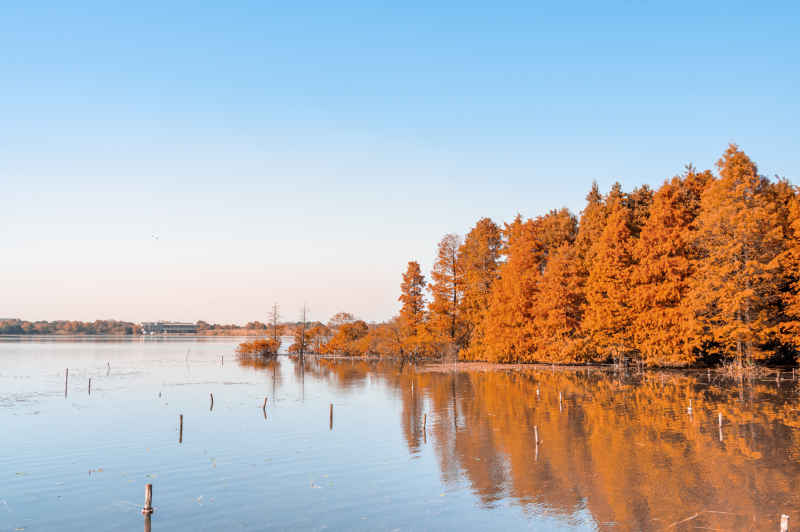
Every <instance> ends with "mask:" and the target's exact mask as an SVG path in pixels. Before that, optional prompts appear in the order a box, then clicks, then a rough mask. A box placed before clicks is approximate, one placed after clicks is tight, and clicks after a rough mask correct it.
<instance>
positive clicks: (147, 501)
mask: <svg viewBox="0 0 800 532" xmlns="http://www.w3.org/2000/svg"><path fill="white" fill-rule="evenodd" d="M142 513H143V514H151V513H153V485H152V484H147V485H145V487H144V508H142Z"/></svg>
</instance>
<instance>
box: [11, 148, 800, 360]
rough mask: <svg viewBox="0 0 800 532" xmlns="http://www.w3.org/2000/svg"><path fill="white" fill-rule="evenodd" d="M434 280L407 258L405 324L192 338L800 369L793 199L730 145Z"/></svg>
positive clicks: (797, 204)
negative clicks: (713, 160) (708, 165)
mask: <svg viewBox="0 0 800 532" xmlns="http://www.w3.org/2000/svg"><path fill="white" fill-rule="evenodd" d="M429 279H430V281H429V280H428V279H426V277H425V275H424V274H423V272H422V268H421V267H420V265H419V263H418V262H417V261H414V260H412V261H409V262H408V265H407V268H406V271H405V273H403V275H402V282H401V284H400V297H399V298H398V299H399V302H400V303H401V308H400V311H399V313H398V315H397V316H395V317H394V318H392V319H390V320H388V321H386V322H383V323H367V322H365V321H364V320H360V319H357V318H356V317H355V316H354V315H352V314H350V313H347V312H340V313H338V314H336V315H334V316H333V317H332V318H331V319H330V320H329V321H328V322H327V324H324V323H322V322H319V321H316V322H309V321H308V320H307V309H306V308H305V307H304V308H303V312H302V318H301V320H300V321H297V322H294V323H292V322H282V323H281V322H279V313H278V307H277V305H273V307H272V312H271V313H270V319H269V320H268V324H264V323H261V322H251V323H248V324H247V325H246V326H244V327H239V326H235V325H216V324H215V325H211V324H208V323H206V322H197V325H198V333H197V335H199V336H204V335H215V336H218V335H224V336H250V335H252V336H258V337H263V339H265V340H263V341H265V342H267V344H270V345H269V346H266V344H265V345H262V346H261V347H260V348H256V347H252V345H255V344H253V342H246V343H245V344H252V345H251V346H249V347H247V346H246V347H244V348H243V349H244V350H245V352H246V354H247V356H250V355H252V353H255V352H258V353H260V352H263V353H265V354H266V356H271V355H272V354H273V353H277V351H278V349H279V348H280V336H284V335H286V336H292V337H293V343H292V344H291V345H290V346H289V348H288V351H289V353H296V354H300V355H304V354H319V355H337V356H358V357H363V356H367V355H369V356H379V357H396V358H400V359H403V360H408V361H425V360H437V359H438V360H449V361H455V360H458V361H462V362H484V363H498V364H526V365H527V364H543V365H556V364H557V365H562V366H563V365H579V366H586V365H603V364H613V365H615V366H634V367H638V368H640V369H641V368H644V367H660V368H698V367H702V368H705V367H719V368H720V369H721V371H723V372H725V373H726V374H730V375H741V374H742V373H748V374H751V375H752V374H753V373H756V374H757V373H758V372H759V371H761V370H760V369H759V368H760V367H762V366H765V365H766V366H776V367H777V366H787V365H795V364H796V362H797V357H798V351H799V350H800V190H798V187H796V186H794V185H792V184H791V183H789V182H788V181H787V180H786V179H782V178H777V177H776V178H774V179H771V178H767V177H765V176H763V175H761V174H759V173H758V168H757V166H756V164H755V163H754V162H753V161H752V160H751V159H750V158H749V157H748V156H747V155H746V154H745V153H744V152H743V151H741V150H740V149H739V148H738V147H737V146H736V145H734V144H731V145H730V146H729V147H728V148H727V150H726V151H725V152H724V154H723V155H722V157H721V158H720V159H719V161H718V162H717V172H716V173H712V172H711V171H710V170H704V171H699V170H697V169H695V168H694V167H692V166H687V167H686V170H685V172H684V173H683V174H681V175H679V176H675V177H673V178H671V179H668V180H666V181H665V182H664V183H663V184H662V185H661V186H660V187H658V188H657V189H655V190H653V189H651V188H650V187H649V186H647V185H643V186H641V187H638V188H636V189H634V190H633V191H631V192H625V191H623V189H622V187H621V185H620V184H619V183H616V184H614V185H613V186H612V187H611V189H610V190H609V191H608V192H607V193H605V194H602V193H601V191H600V190H599V188H598V186H597V184H596V183H595V184H593V186H592V188H591V190H590V191H589V193H588V195H587V196H586V205H585V207H584V209H583V210H582V211H581V212H580V214H579V215H575V214H573V213H571V212H569V211H568V210H567V209H566V208H561V209H557V210H551V211H549V212H548V213H546V214H543V215H540V216H537V217H536V218H532V219H531V218H523V216H522V215H519V214H518V215H517V216H516V217H515V218H514V220H513V221H512V222H510V223H505V224H503V226H502V227H501V226H499V225H498V224H496V223H495V222H493V221H492V220H491V219H489V218H483V219H481V220H479V221H478V222H477V223H476V224H475V226H474V227H473V228H472V229H471V230H470V231H469V232H468V233H467V234H466V236H465V237H464V238H463V239H462V238H461V237H460V236H459V235H456V234H447V235H445V236H444V238H442V240H441V241H440V242H439V244H438V250H437V256H436V260H435V263H434V265H433V268H432V270H431V272H430V277H429ZM137 327H138V326H137V325H135V324H132V323H127V322H117V321H98V322H93V323H89V324H85V323H83V322H33V323H31V322H20V320H6V321H2V320H0V334H137V333H138V332H140V330H139V329H137ZM20 331H21V332H20ZM120 331H121V332H120ZM270 338H271V339H272V342H276V343H277V345H272V343H270V340H269V339H270ZM259 341H262V340H256V341H255V342H259ZM245 344H243V345H245ZM259 345H261V344H259ZM240 347H241V346H240ZM259 349H261V351H259ZM258 356H261V355H258Z"/></svg>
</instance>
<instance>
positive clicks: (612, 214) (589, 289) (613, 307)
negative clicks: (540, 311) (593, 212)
mask: <svg viewBox="0 0 800 532" xmlns="http://www.w3.org/2000/svg"><path fill="white" fill-rule="evenodd" d="M613 192H614V189H612V194H613ZM607 209H608V213H609V214H608V218H607V221H606V226H605V229H604V230H603V232H602V233H601V234H600V237H599V238H598V240H597V241H596V242H595V243H594V244H593V245H592V248H591V253H592V261H591V263H590V264H589V276H588V278H587V280H586V312H585V314H584V321H583V329H584V332H585V334H586V336H587V339H588V341H589V342H590V345H591V348H592V350H593V351H594V353H595V356H596V357H597V358H598V359H604V358H613V359H615V360H620V359H623V358H627V357H628V356H630V355H631V354H632V353H633V334H632V333H633V331H632V329H631V325H632V323H633V308H632V301H631V299H632V293H631V275H632V271H633V264H634V257H633V237H632V234H631V228H630V225H631V211H630V210H629V209H628V207H627V206H626V205H625V203H624V201H623V197H622V196H620V195H616V194H613V195H610V198H609V200H608V204H607Z"/></svg>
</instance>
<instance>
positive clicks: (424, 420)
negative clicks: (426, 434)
mask: <svg viewBox="0 0 800 532" xmlns="http://www.w3.org/2000/svg"><path fill="white" fill-rule="evenodd" d="M427 428H428V414H425V415H424V416H423V417H422V430H426V429H427Z"/></svg>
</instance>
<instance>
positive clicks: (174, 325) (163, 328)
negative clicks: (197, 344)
mask: <svg viewBox="0 0 800 532" xmlns="http://www.w3.org/2000/svg"><path fill="white" fill-rule="evenodd" d="M196 332H197V325H195V324H194V323H178V322H175V321H148V322H144V323H142V334H194V333H196Z"/></svg>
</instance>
